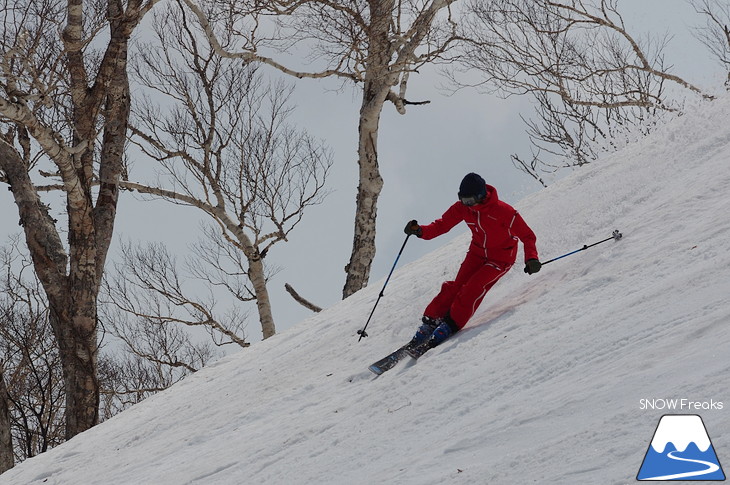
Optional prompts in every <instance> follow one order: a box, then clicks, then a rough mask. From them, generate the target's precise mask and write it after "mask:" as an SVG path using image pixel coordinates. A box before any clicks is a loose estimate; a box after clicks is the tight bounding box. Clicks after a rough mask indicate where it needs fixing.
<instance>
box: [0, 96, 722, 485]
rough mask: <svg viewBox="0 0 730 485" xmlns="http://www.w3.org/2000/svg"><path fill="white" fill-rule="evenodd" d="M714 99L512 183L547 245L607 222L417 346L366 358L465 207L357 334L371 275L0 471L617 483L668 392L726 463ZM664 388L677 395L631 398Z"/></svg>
mask: <svg viewBox="0 0 730 485" xmlns="http://www.w3.org/2000/svg"><path fill="white" fill-rule="evenodd" d="M728 120H730V100H728V99H721V100H718V101H715V102H713V103H711V104H706V105H703V106H701V107H700V108H698V109H697V111H696V112H694V113H690V114H688V115H685V116H683V117H681V118H679V119H677V120H675V121H674V122H673V123H671V124H669V125H668V126H666V127H664V128H662V129H661V130H659V131H658V132H656V133H655V134H654V135H652V136H651V137H649V138H646V139H643V140H641V141H640V142H638V143H636V144H633V145H631V146H629V147H627V148H626V149H624V150H622V151H621V152H619V153H616V154H614V155H612V156H610V157H607V158H606V159H605V160H603V161H601V162H600V163H596V164H594V165H593V166H591V167H588V168H587V169H584V170H580V171H579V172H578V173H576V174H575V175H574V176H571V177H570V178H567V179H565V180H563V181H561V182H560V183H557V184H555V185H554V186H552V187H550V188H549V189H546V190H544V191H542V192H540V193H538V194H535V195H533V196H531V197H529V198H527V199H525V200H523V201H522V202H521V203H520V204H518V208H519V209H520V211H521V213H522V214H523V216H524V217H525V219H526V220H527V221H528V223H529V224H530V225H531V226H532V227H533V229H534V230H535V232H536V233H537V234H538V238H539V239H538V249H539V250H540V252H541V255H542V258H543V259H544V260H546V259H549V258H550V257H554V256H557V255H560V254H562V253H564V252H567V251H570V250H572V249H577V248H579V247H581V246H582V245H583V244H588V243H591V242H594V241H597V240H600V239H603V238H605V237H609V236H610V235H611V232H612V231H613V230H614V229H620V230H621V231H622V232H623V234H624V238H623V240H621V241H618V242H614V241H609V242H607V243H605V244H602V245H600V246H597V247H595V248H592V249H590V250H589V251H585V252H580V253H578V254H576V255H574V256H571V257H569V258H565V259H562V260H560V261H558V262H555V263H552V264H550V265H547V266H545V267H544V269H543V271H541V272H540V273H539V274H537V275H534V276H532V277H529V276H527V275H525V274H524V273H523V272H522V267H521V265H518V266H516V267H515V269H514V270H513V271H512V272H511V273H510V274H508V275H507V276H506V277H505V278H504V279H503V280H502V281H501V282H500V283H499V284H498V285H497V286H496V287H495V288H494V290H493V291H492V292H490V293H489V295H488V296H487V298H486V299H485V302H484V303H483V304H482V306H481V308H480V310H479V312H478V313H477V314H476V315H475V317H474V318H473V319H472V321H471V322H470V324H469V325H468V327H467V328H466V329H465V330H464V331H463V332H461V333H460V334H458V335H456V336H455V337H453V338H452V339H451V340H450V341H448V342H447V343H445V344H444V345H443V346H441V347H439V348H437V349H434V350H433V351H431V352H429V353H428V354H426V356H424V357H423V358H422V359H421V360H419V361H418V363H417V364H415V365H413V364H410V363H401V364H399V366H398V367H396V368H395V369H393V370H392V371H390V372H388V373H386V374H384V375H383V376H381V377H378V378H375V377H374V376H373V375H371V374H370V373H369V372H368V371H367V370H366V369H367V366H368V364H370V363H371V362H372V361H374V360H376V359H378V358H380V357H382V356H383V355H385V354H386V353H387V352H389V351H391V350H393V349H394V348H396V347H397V346H399V345H400V344H402V343H404V342H405V341H406V340H408V339H409V338H410V336H411V335H412V333H413V332H414V330H415V328H416V326H417V324H418V319H419V316H420V314H421V311H422V309H423V308H424V307H425V305H426V304H427V302H428V301H429V300H430V298H431V297H432V296H433V295H434V294H435V292H436V291H437V290H438V288H439V286H440V284H441V282H442V281H443V280H445V279H448V278H450V277H451V276H452V275H454V274H455V271H456V268H457V267H458V264H459V263H460V261H461V258H462V255H463V252H464V250H465V248H466V245H467V244H468V236H467V235H466V229H465V228H464V227H461V228H460V230H461V231H462V235H461V236H459V237H456V238H455V239H453V240H451V241H450V242H449V241H448V236H444V237H442V238H441V239H437V240H435V241H430V242H425V241H420V240H414V241H411V242H409V245H411V244H412V245H415V244H432V245H433V247H434V249H435V251H434V252H432V253H430V254H429V255H428V256H426V257H424V258H422V259H421V260H419V261H416V262H414V263H411V264H409V265H407V266H404V267H403V268H400V269H399V270H397V271H396V273H395V274H394V276H393V279H392V280H391V282H390V285H389V286H388V289H387V291H386V294H385V297H384V298H383V299H382V300H381V302H380V305H379V306H378V308H377V311H376V313H375V317H374V319H373V322H372V323H371V325H370V328H369V331H370V335H371V336H370V337H369V338H367V339H363V341H362V342H357V336H356V335H355V332H356V330H357V329H358V328H360V327H361V326H362V325H363V324H364V321H365V319H366V318H367V315H368V314H369V312H370V310H371V308H372V305H373V303H374V302H375V299H376V298H377V295H378V293H379V291H380V288H381V286H382V281H378V282H374V283H373V284H372V285H371V286H370V287H369V288H367V289H365V290H363V291H361V292H359V293H357V294H356V295H353V296H352V297H351V298H349V299H347V300H346V301H344V302H342V303H340V304H338V305H335V306H334V307H332V308H330V309H328V310H325V311H324V312H322V313H320V314H318V315H317V316H315V317H312V318H310V319H308V320H306V321H304V322H301V323H300V324H299V325H297V326H295V327H294V328H292V329H291V330H289V331H286V332H284V333H283V334H280V335H278V336H276V337H275V338H272V339H269V340H267V341H265V342H262V343H259V344H256V345H254V346H252V347H251V348H250V349H248V350H245V351H242V352H240V353H238V354H236V355H234V356H230V357H228V358H225V359H223V360H221V361H219V362H218V363H216V364H214V365H212V366H210V367H208V368H206V369H204V370H202V371H200V372H198V373H197V374H196V375H194V376H191V377H189V378H187V379H185V380H184V381H183V382H181V383H180V384H178V385H176V386H174V387H173V388H171V389H169V390H168V391H166V392H163V393H160V394H158V395H156V396H154V397H153V398H150V399H148V400H147V401H145V402H144V403H142V404H139V405H137V406H135V407H134V408H132V409H130V410H129V411H127V412H124V413H122V414H121V415H119V416H117V417H115V418H114V419H111V420H110V421H108V422H106V423H103V424H102V425H100V426H98V427H96V428H94V429H92V430H90V431H88V432H86V433H84V434H82V435H81V436H78V437H76V438H74V439H73V440H71V441H70V442H68V443H66V444H64V445H62V446H59V447H58V448H56V449H54V450H51V451H49V452H47V453H45V454H44V455H42V456H39V457H36V458H33V459H31V460H28V461H26V462H24V463H22V464H20V465H19V466H17V467H16V468H15V469H13V470H11V471H9V472H7V473H5V474H3V475H2V476H0V484H2V485H8V484H47V485H51V484H59V485H60V484H64V485H66V484H76V485H82V484H107V485H108V484H155V485H165V484H170V485H172V484H175V485H177V484H308V483H317V484H323V483H324V484H345V483H346V484H381V483H393V484H411V483H413V484H416V483H417V484H442V483H454V484H459V483H463V484H475V483H476V484H529V483H539V484H543V483H551V484H619V483H633V482H634V480H635V476H636V473H637V472H638V470H639V467H640V466H641V462H642V459H643V457H644V454H645V453H646V450H647V448H648V446H649V443H650V442H651V438H652V434H653V432H654V430H655V428H656V425H657V422H658V420H659V418H660V416H661V415H663V414H666V413H684V414H700V415H701V416H702V418H703V420H704V422H705V424H706V426H707V429H708V432H709V435H710V438H711V439H712V441H713V445H714V448H715V450H716V451H717V454H718V457H719V459H720V462H721V463H723V462H725V463H727V464H730V419H728V413H729V412H730V380H729V379H728V375H730V353H729V352H728V349H729V348H730V325H729V324H730V303H729V302H728V292H729V290H730V269H729V268H730V188H729V187H730V169H728V163H730V124H729V123H728ZM483 175H484V176H485V177H486V178H487V179H488V178H489V174H488V173H484V174H483ZM438 215H440V214H414V216H416V217H418V218H419V220H424V221H425V220H426V219H430V218H435V217H436V216H438ZM381 230H383V229H381ZM439 246H440V247H439ZM407 250H408V248H406V251H407ZM380 251H381V253H383V252H388V251H390V252H392V256H393V257H394V256H395V252H396V251H397V248H389V249H385V248H381V249H380ZM670 398H676V399H684V400H685V401H677V402H680V403H693V404H685V405H683V406H682V407H681V408H678V409H675V410H667V409H652V408H648V409H647V408H646V405H645V403H646V402H653V403H655V404H656V403H657V402H659V403H660V405H661V403H664V402H665V401H662V399H670ZM646 400H649V401H646ZM657 400H658V401H657ZM718 402H720V403H723V409H717V403H718ZM708 403H712V404H708ZM698 407H699V409H696V408H698ZM702 407H714V408H715V409H702ZM725 471H726V472H728V471H730V470H727V469H726V470H725Z"/></svg>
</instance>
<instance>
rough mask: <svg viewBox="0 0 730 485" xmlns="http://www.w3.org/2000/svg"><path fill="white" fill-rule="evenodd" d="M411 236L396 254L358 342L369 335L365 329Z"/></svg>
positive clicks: (359, 333) (359, 331) (359, 332)
mask: <svg viewBox="0 0 730 485" xmlns="http://www.w3.org/2000/svg"><path fill="white" fill-rule="evenodd" d="M409 237H411V235H410V234H408V235H407V236H406V240H405V241H403V246H401V247H400V251H398V256H396V258H395V262H394V263H393V267H392V268H390V273H389V274H388V277H387V278H386V279H385V284H384V285H383V289H382V290H380V294H379V295H378V299H377V300H375V306H373V310H372V311H371V312H370V316H369V317H368V321H367V322H365V326H364V327H363V328H362V329H360V330H358V331H357V333H358V335H360V338H359V339H357V341H358V342H359V341H360V340H362V338H363V337H367V336H368V334H367V332H366V331H365V329H366V328H368V325H369V324H370V319H371V318H373V313H375V309H376V308H377V307H378V303H379V302H380V299H381V298H382V297H383V295H384V293H383V292H384V291H385V287H386V286H388V281H390V277H391V276H392V275H393V271H394V270H395V265H397V264H398V260H399V259H400V255H401V254H403V250H404V249H405V247H406V243H407V242H408V238H409Z"/></svg>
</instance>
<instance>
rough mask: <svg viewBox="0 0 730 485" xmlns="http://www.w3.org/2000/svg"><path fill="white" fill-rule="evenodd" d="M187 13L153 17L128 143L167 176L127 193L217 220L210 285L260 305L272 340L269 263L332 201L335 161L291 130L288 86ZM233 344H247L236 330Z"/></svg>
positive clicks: (209, 258)
mask: <svg viewBox="0 0 730 485" xmlns="http://www.w3.org/2000/svg"><path fill="white" fill-rule="evenodd" d="M187 15H189V12H186V11H185V10H182V9H181V8H180V7H179V6H177V5H174V4H173V5H171V6H170V8H169V9H167V10H165V11H164V12H163V13H161V14H160V15H156V16H155V23H154V29H155V32H156V35H157V37H158V42H155V43H154V44H150V45H147V46H143V47H142V48H141V55H140V57H139V63H137V64H136V65H135V74H136V79H137V80H138V82H139V83H140V85H141V86H144V88H145V89H146V90H147V94H148V96H147V97H146V98H144V101H140V102H139V103H138V104H135V105H134V108H133V114H134V126H133V127H132V129H131V133H132V136H131V141H132V143H134V144H135V145H136V146H137V147H139V148H140V149H141V150H142V152H143V153H144V154H145V155H146V156H147V157H149V158H151V159H153V160H155V161H156V162H158V163H159V167H160V170H159V172H158V177H157V179H158V181H157V182H154V183H139V182H132V181H125V182H124V187H125V188H127V189H130V190H135V191H139V192H141V193H144V194H150V195H153V196H158V197H162V198H164V199H166V200H168V201H170V202H173V203H176V204H183V205H188V206H193V207H196V208H198V209H199V210H201V211H202V212H203V213H205V214H206V215H208V216H209V217H210V218H211V220H212V221H213V223H214V224H215V227H216V229H217V231H213V232H209V233H208V235H209V236H210V237H208V240H209V241H211V250H205V251H201V252H200V256H201V257H202V259H203V260H204V261H206V262H208V263H210V267H211V271H210V272H209V273H208V276H207V278H209V283H211V284H215V285H220V286H222V287H225V288H227V289H228V290H230V291H231V293H232V294H233V295H234V296H235V297H236V298H237V299H238V300H239V301H242V302H246V301H253V302H255V305H256V308H257V312H258V319H259V322H260V325H261V331H262V334H263V338H264V339H266V338H269V337H271V336H272V335H274V334H275V333H276V325H275V322H274V317H273V314H272V310H271V302H270V298H269V291H268V287H267V282H268V278H269V273H268V272H267V268H266V265H265V264H264V258H265V257H266V256H267V255H268V254H269V253H270V252H271V250H272V248H273V247H274V246H275V245H276V244H278V243H281V242H283V241H286V240H287V237H288V235H289V234H290V233H291V231H292V230H294V228H295V227H297V225H298V224H299V223H300V222H301V221H302V218H303V216H304V211H305V210H306V209H307V208H308V207H310V206H312V205H314V204H318V203H319V202H321V200H322V198H323V197H324V196H325V195H326V190H325V182H326V177H327V174H328V172H329V169H330V167H331V164H332V161H331V154H330V152H329V150H328V149H327V148H326V146H324V144H323V143H322V142H320V141H318V140H316V139H314V138H313V137H311V136H310V135H308V134H307V133H306V132H305V131H304V130H300V129H297V128H295V127H293V126H292V125H290V124H289V123H288V122H287V119H288V116H289V114H290V112H291V109H292V108H291V105H290V101H289V99H290V96H291V93H292V89H291V87H288V86H287V85H285V84H284V83H283V82H279V83H275V84H268V83H266V82H264V79H263V77H262V76H261V75H260V73H258V72H257V69H256V68H254V67H253V66H252V65H250V63H241V62H237V61H232V60H230V59H227V58H225V57H221V56H220V55H219V54H218V53H217V52H216V51H215V50H214V49H211V48H210V47H209V46H208V43H207V41H206V40H205V36H204V35H203V33H202V32H201V31H200V30H198V29H196V28H195V25H194V23H193V22H190V21H189V19H188V18H187ZM223 35H224V37H222V38H223V39H224V41H223V42H224V43H225V45H229V46H235V39H233V38H232V37H230V36H229V37H225V35H226V34H223ZM201 41H202V42H201ZM164 103H167V106H169V108H167V107H164V106H163V104H164ZM231 248H232V249H233V250H232V251H231ZM225 260H227V262H228V263H230V265H228V266H226V261H225ZM226 268H230V269H226ZM199 269H200V271H199V273H200V274H202V273H204V272H205V270H203V269H202V268H201V267H199ZM163 286H164V285H163ZM160 294H162V293H160ZM170 296H172V295H170V294H168V295H167V296H166V297H168V298H169V297H170ZM174 298H177V296H174ZM186 301H188V302H190V301H192V300H190V299H186ZM199 308H200V307H199ZM211 323H212V320H211ZM219 328H222V327H219ZM228 337H230V338H231V339H233V340H234V341H236V340H238V341H237V343H238V344H239V345H243V346H245V345H247V344H245V342H244V341H243V339H242V338H241V337H236V336H235V332H231V333H229V335H228Z"/></svg>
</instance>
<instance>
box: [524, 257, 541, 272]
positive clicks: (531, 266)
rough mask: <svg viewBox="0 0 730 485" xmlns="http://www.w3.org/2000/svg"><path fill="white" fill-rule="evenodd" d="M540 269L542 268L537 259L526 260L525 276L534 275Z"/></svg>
mask: <svg viewBox="0 0 730 485" xmlns="http://www.w3.org/2000/svg"><path fill="white" fill-rule="evenodd" d="M540 268H542V263H541V262H540V261H538V260H537V259H528V260H527V263H525V273H527V274H535V273H537V272H538V271H540Z"/></svg>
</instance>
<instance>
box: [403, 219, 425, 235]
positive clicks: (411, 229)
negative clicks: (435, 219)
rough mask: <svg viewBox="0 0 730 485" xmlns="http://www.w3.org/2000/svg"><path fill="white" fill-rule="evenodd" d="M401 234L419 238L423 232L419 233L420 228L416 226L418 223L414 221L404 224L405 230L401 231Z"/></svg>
mask: <svg viewBox="0 0 730 485" xmlns="http://www.w3.org/2000/svg"><path fill="white" fill-rule="evenodd" d="M403 232H405V233H406V234H408V235H409V236H418V237H421V234H422V233H423V231H421V226H419V225H418V222H417V221H416V220H415V219H414V220H412V221H410V222H409V223H408V224H406V228H405V229H403Z"/></svg>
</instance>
